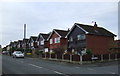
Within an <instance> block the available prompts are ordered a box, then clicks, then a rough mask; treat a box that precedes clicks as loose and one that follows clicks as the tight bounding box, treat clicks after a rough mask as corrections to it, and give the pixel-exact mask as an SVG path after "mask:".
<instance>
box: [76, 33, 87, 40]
mask: <svg viewBox="0 0 120 76" xmlns="http://www.w3.org/2000/svg"><path fill="white" fill-rule="evenodd" d="M83 39H85V34H81V35H77V40H83Z"/></svg>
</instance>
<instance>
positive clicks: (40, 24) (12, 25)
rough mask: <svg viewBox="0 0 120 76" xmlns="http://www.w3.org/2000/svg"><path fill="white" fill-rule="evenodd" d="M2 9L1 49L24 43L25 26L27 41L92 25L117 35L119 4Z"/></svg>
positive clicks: (29, 4)
mask: <svg viewBox="0 0 120 76" xmlns="http://www.w3.org/2000/svg"><path fill="white" fill-rule="evenodd" d="M0 7H2V8H0V14H1V15H0V25H1V26H0V27H1V28H2V29H0V33H1V34H0V38H2V39H0V40H1V41H0V44H2V45H7V44H9V42H10V40H12V41H17V40H22V39H23V24H27V38H29V37H30V36H38V34H39V33H48V32H50V31H52V30H53V29H63V30H67V29H68V28H71V27H72V26H73V24H74V23H83V24H92V21H96V22H97V24H98V26H100V27H104V28H106V29H107V30H109V31H111V32H113V33H114V34H116V35H117V34H118V3H117V2H4V3H2V4H1V6H0ZM116 39H117V38H116Z"/></svg>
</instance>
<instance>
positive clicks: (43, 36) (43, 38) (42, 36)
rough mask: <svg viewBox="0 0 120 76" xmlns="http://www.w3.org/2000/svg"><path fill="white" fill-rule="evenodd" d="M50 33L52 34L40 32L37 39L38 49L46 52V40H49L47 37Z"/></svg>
mask: <svg viewBox="0 0 120 76" xmlns="http://www.w3.org/2000/svg"><path fill="white" fill-rule="evenodd" d="M49 35H50V33H48V34H44V33H40V34H39V35H38V38H37V39H36V41H37V46H38V50H40V51H43V52H45V51H44V50H45V48H44V42H46V41H47V38H48V37H49Z"/></svg>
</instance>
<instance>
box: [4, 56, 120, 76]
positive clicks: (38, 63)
mask: <svg viewBox="0 0 120 76" xmlns="http://www.w3.org/2000/svg"><path fill="white" fill-rule="evenodd" d="M2 59H3V60H2V61H3V62H2V71H3V73H4V74H43V75H49V74H53V75H62V76H70V75H73V74H75V75H80V74H110V75H116V74H118V61H113V62H106V63H94V64H85V65H80V64H70V63H64V62H55V61H48V60H43V59H38V58H24V59H23V58H12V57H10V56H5V55H4V56H3V57H2ZM110 75H109V76H110ZM102 76H103V75H102Z"/></svg>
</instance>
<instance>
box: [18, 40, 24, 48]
mask: <svg viewBox="0 0 120 76" xmlns="http://www.w3.org/2000/svg"><path fill="white" fill-rule="evenodd" d="M17 48H23V47H22V40H18V44H17Z"/></svg>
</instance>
